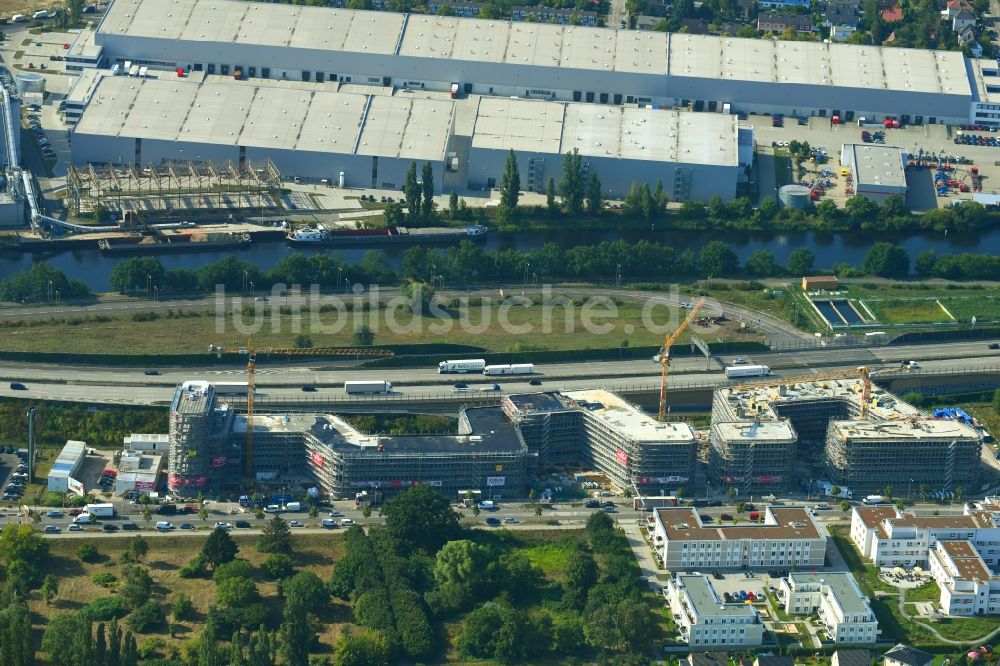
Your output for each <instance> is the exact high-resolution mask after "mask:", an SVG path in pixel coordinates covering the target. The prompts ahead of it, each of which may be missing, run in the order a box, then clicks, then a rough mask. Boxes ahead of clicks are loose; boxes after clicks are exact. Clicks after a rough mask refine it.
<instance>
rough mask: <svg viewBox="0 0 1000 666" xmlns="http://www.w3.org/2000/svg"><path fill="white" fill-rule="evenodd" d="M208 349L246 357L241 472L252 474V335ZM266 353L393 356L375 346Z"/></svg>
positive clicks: (254, 365)
mask: <svg viewBox="0 0 1000 666" xmlns="http://www.w3.org/2000/svg"><path fill="white" fill-rule="evenodd" d="M208 351H209V353H211V354H215V355H216V356H217V357H218V358H222V355H223V354H240V355H246V357H247V446H246V451H245V453H244V456H243V474H244V475H245V476H246V477H248V478H249V477H251V476H252V475H253V404H254V391H255V385H254V376H255V374H256V371H257V353H256V350H255V349H254V344H253V336H250V338H249V339H248V340H247V346H246V347H220V346H219V345H209V346H208ZM266 353H267V354H268V355H270V354H276V355H280V356H289V357H291V356H344V357H362V358H364V357H371V358H378V357H385V356H394V355H395V353H394V352H393V351H392V350H391V349H375V348H353V347H309V348H302V349H298V348H283V347H268V348H267V349H266Z"/></svg>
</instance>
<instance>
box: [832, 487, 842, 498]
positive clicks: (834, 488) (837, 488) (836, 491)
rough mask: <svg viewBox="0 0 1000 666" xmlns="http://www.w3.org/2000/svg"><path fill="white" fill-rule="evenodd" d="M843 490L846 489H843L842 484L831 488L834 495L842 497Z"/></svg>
mask: <svg viewBox="0 0 1000 666" xmlns="http://www.w3.org/2000/svg"><path fill="white" fill-rule="evenodd" d="M842 492H844V491H843V489H841V487H840V486H834V487H833V488H830V494H831V495H833V496H834V497H840V493H842Z"/></svg>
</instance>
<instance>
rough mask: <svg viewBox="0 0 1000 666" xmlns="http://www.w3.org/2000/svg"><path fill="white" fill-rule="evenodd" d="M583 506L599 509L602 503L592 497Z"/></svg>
mask: <svg viewBox="0 0 1000 666" xmlns="http://www.w3.org/2000/svg"><path fill="white" fill-rule="evenodd" d="M583 506H584V507H585V508H587V509H599V508H600V507H601V503H600V502H598V501H597V500H595V499H590V500H587V501H586V502H584V503H583Z"/></svg>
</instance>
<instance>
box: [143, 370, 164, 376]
mask: <svg viewBox="0 0 1000 666" xmlns="http://www.w3.org/2000/svg"><path fill="white" fill-rule="evenodd" d="M142 374H144V375H148V376H150V377H155V376H156V375H158V374H160V371H159V370H153V369H150V370H146V371H145V372H143V373H142Z"/></svg>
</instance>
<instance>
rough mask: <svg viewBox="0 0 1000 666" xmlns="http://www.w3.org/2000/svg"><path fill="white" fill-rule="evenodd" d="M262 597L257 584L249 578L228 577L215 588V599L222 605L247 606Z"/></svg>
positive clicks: (231, 606) (230, 606)
mask: <svg viewBox="0 0 1000 666" xmlns="http://www.w3.org/2000/svg"><path fill="white" fill-rule="evenodd" d="M259 599H260V593H259V592H258V591H257V586H256V585H255V584H254V582H253V581H252V580H250V579H249V578H243V577H242V576H237V577H235V578H227V579H226V580H224V581H222V583H221V584H219V585H217V586H216V588H215V600H216V601H217V602H218V603H219V605H220V606H227V607H229V608H246V607H247V606H249V605H250V604H252V603H254V602H256V601H258V600H259Z"/></svg>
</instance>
